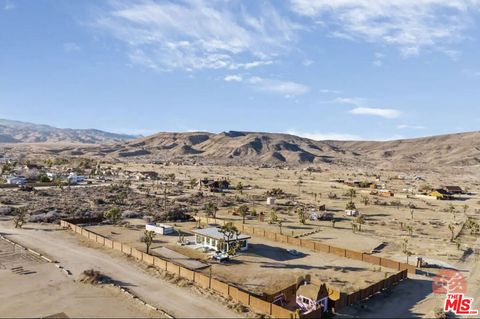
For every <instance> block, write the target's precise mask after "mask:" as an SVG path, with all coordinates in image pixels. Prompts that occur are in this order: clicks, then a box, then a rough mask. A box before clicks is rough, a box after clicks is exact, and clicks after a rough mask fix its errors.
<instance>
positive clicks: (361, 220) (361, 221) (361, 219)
mask: <svg viewBox="0 0 480 319" xmlns="http://www.w3.org/2000/svg"><path fill="white" fill-rule="evenodd" d="M356 222H357V224H358V231H362V225H365V215H360V216H358V217H357V218H356Z"/></svg>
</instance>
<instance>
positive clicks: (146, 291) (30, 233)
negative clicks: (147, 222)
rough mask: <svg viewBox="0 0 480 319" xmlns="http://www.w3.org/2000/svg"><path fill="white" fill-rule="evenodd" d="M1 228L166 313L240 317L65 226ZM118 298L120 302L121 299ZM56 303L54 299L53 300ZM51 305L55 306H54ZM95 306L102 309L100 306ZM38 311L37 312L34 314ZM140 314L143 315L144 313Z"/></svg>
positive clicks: (77, 272) (76, 273)
mask: <svg viewBox="0 0 480 319" xmlns="http://www.w3.org/2000/svg"><path fill="white" fill-rule="evenodd" d="M0 232H1V233H3V234H5V236H6V237H8V238H10V239H12V240H15V241H18V242H20V243H21V244H24V245H26V246H28V247H31V248H33V249H37V250H38V251H40V252H42V253H44V254H45V255H47V256H49V257H51V258H53V259H55V260H58V261H59V262H60V264H61V265H62V266H64V267H65V269H68V270H70V271H71V272H72V275H73V278H78V277H79V276H80V274H81V273H82V272H83V271H84V270H86V269H92V268H94V269H96V270H98V271H100V272H101V273H103V274H105V275H107V276H109V277H111V278H112V279H114V280H116V281H118V283H119V284H121V285H122V286H126V287H128V288H129V289H130V290H131V291H132V292H133V293H135V294H136V295H138V296H139V297H141V298H142V299H143V300H145V301H146V302H149V303H151V304H153V305H155V306H157V307H159V308H161V309H164V310H165V311H167V313H170V314H172V315H174V316H178V317H192V316H193V317H200V318H205V317H209V318H215V317H220V318H223V317H230V318H237V317H240V315H239V314H237V313H236V312H234V311H232V310H229V309H227V308H226V307H225V306H224V305H222V304H221V303H219V302H218V301H217V300H215V299H213V298H212V297H210V296H207V295H201V294H199V293H197V292H194V291H192V289H188V288H182V287H178V286H177V285H175V284H172V283H169V282H167V281H165V280H163V279H161V278H160V277H159V276H156V275H155V274H154V273H151V272H150V271H148V269H146V268H145V267H143V266H142V265H140V264H138V263H136V262H134V261H133V260H132V259H129V258H126V257H125V256H124V255H123V254H122V253H120V252H115V251H113V250H108V249H102V248H100V247H99V246H97V245H93V246H92V243H90V242H88V241H87V240H85V239H83V238H82V237H80V236H76V235H75V234H73V233H71V232H67V231H65V230H62V229H61V228H60V227H59V226H55V225H36V224H27V225H26V226H25V228H24V229H14V228H12V223H11V221H0ZM47 265H48V266H51V267H52V268H53V270H55V271H56V272H57V273H59V275H60V276H62V274H61V273H60V271H59V270H58V269H57V268H56V267H54V266H53V265H50V264H47ZM62 285H63V284H62ZM2 287H8V291H9V293H12V294H13V295H17V294H18V292H17V290H16V289H12V287H16V286H15V284H14V282H11V283H10V285H7V286H3V285H2ZM76 287H77V285H75V286H73V288H72V289H73V290H75V289H76ZM23 289H24V290H25V291H26V292H30V291H31V286H29V285H26V286H25V287H24V288H23ZM51 289H52V291H55V290H56V289H57V288H55V287H53V288H51V287H49V286H48V281H47V287H46V288H45V289H44V290H43V293H45V292H47V293H49V292H50V290H51ZM60 289H63V288H60ZM80 289H81V288H80ZM33 291H35V290H33ZM67 292H68V290H67ZM38 293H40V292H38ZM52 293H53V292H52ZM72 295H75V292H72ZM80 295H82V294H80ZM27 300H29V299H27ZM73 300H75V299H73ZM24 302H25V300H24ZM77 302H78V301H77ZM119 302H120V303H121V300H120V301H119ZM53 303H54V301H52V304H53ZM99 305H102V306H103V305H104V303H101V302H99ZM88 306H90V305H88ZM71 307H72V309H73V308H74V307H75V303H72V305H71ZM46 309H49V308H46ZM51 309H55V308H54V307H52V308H51ZM69 309H70V308H69ZM113 309H114V311H116V310H117V309H118V313H117V312H114V313H112V314H111V316H115V314H118V316H121V317H125V314H128V312H127V311H125V312H123V313H122V309H123V308H121V307H114V306H113ZM96 310H97V311H99V310H98V309H96ZM25 311H26V310H25ZM72 311H73V310H72ZM82 311H83V308H82V306H80V307H79V308H78V309H76V310H75V313H77V316H79V317H83V315H82ZM53 312H55V313H57V312H59V311H56V310H54V311H53ZM85 312H86V313H90V312H88V310H85ZM93 313H95V312H92V314H93ZM99 313H101V311H100V312H99ZM47 314H48V313H47ZM37 315H38V314H34V316H37ZM96 316H98V314H97V315H96ZM106 316H107V315H106ZM140 316H141V317H143V316H145V314H144V313H142V314H141V315H140Z"/></svg>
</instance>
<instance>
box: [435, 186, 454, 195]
mask: <svg viewBox="0 0 480 319" xmlns="http://www.w3.org/2000/svg"><path fill="white" fill-rule="evenodd" d="M435 191H436V192H439V193H440V194H442V195H452V194H451V193H450V192H448V191H446V190H444V189H443V188H438V189H436V190H435Z"/></svg>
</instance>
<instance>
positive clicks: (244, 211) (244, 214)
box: [238, 205, 250, 224]
mask: <svg viewBox="0 0 480 319" xmlns="http://www.w3.org/2000/svg"><path fill="white" fill-rule="evenodd" d="M249 212H250V208H248V206H247V205H242V206H240V207H238V213H239V214H240V216H242V224H245V217H247V215H248V213H249Z"/></svg>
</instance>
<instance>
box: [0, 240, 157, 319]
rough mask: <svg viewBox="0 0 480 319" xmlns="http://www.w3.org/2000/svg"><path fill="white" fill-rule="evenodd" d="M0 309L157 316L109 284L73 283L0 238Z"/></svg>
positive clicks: (21, 313)
mask: <svg viewBox="0 0 480 319" xmlns="http://www.w3.org/2000/svg"><path fill="white" fill-rule="evenodd" d="M0 282H1V283H2V284H1V285H0V299H1V300H2V301H4V302H2V303H0V313H1V314H3V315H8V317H39V316H48V315H53V314H56V313H61V312H63V313H65V314H66V315H68V316H69V317H72V318H73V317H94V318H98V317H103V318H118V317H123V318H124V317H131V318H143V317H152V318H153V317H157V318H159V317H161V316H160V314H159V313H156V312H149V311H147V309H146V308H145V307H144V306H140V305H139V304H138V303H135V302H133V301H132V300H131V299H129V298H128V297H126V296H125V295H124V294H123V293H121V292H120V291H119V290H118V288H115V287H111V286H92V285H87V284H82V283H76V282H74V281H73V280H72V279H71V278H68V277H67V276H66V275H65V274H64V273H63V272H61V271H60V269H58V268H56V267H55V266H54V265H53V264H50V263H47V262H46V261H44V260H43V259H41V258H40V257H38V256H36V255H34V254H31V253H28V252H26V251H25V250H24V249H21V248H19V247H14V246H13V245H12V244H10V243H8V242H7V241H5V240H2V239H0Z"/></svg>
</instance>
